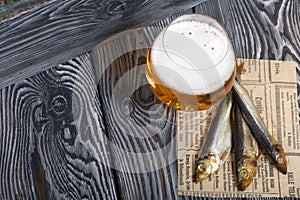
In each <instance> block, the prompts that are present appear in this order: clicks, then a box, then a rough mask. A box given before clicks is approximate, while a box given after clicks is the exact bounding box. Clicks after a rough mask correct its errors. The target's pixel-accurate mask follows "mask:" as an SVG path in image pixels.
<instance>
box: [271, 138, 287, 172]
mask: <svg viewBox="0 0 300 200" xmlns="http://www.w3.org/2000/svg"><path fill="white" fill-rule="evenodd" d="M274 152H275V159H276V162H275V163H276V166H277V168H278V169H279V171H280V172H281V173H283V174H286V173H287V160H286V155H285V153H284V150H283V148H282V146H281V145H280V144H276V145H274Z"/></svg>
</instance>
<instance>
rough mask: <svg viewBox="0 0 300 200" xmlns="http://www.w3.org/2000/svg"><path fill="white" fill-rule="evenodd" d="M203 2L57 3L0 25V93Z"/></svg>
mask: <svg viewBox="0 0 300 200" xmlns="http://www.w3.org/2000/svg"><path fill="white" fill-rule="evenodd" d="M203 1H205V0H196V1H195V0H187V1H181V0H158V1H149V0H138V1H130V0H125V1H118V0H105V1H102V0H89V1H85V0H57V1H51V2H49V3H47V4H46V5H44V6H41V7H38V8H36V9H33V10H31V11H30V12H27V13H25V14H23V15H20V16H18V17H16V18H14V19H12V20H9V21H6V22H4V23H2V24H0V88H3V87H5V86H8V85H10V84H13V83H16V82H18V81H21V80H24V79H25V78H28V77H30V76H32V75H34V74H37V73H38V72H41V71H44V70H46V69H49V68H51V67H54V66H55V65H58V64H60V63H62V62H65V61H67V60H70V59H72V58H74V57H76V56H79V55H80V54H82V53H86V52H88V51H90V50H91V49H92V48H93V47H95V45H96V44H97V43H99V42H101V41H103V40H104V39H106V38H108V37H110V36H111V35H113V34H115V33H117V32H120V31H125V30H128V29H131V28H136V27H145V26H147V25H149V24H151V23H154V22H155V21H158V20H161V19H164V18H166V17H168V16H171V15H172V14H176V13H178V12H179V11H182V10H186V9H188V8H191V7H192V6H195V5H197V4H199V3H201V2H203Z"/></svg>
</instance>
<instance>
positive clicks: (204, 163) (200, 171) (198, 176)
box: [195, 154, 219, 183]
mask: <svg viewBox="0 0 300 200" xmlns="http://www.w3.org/2000/svg"><path fill="white" fill-rule="evenodd" d="M218 166H219V161H218V160H217V158H216V156H215V155H214V154H209V155H208V156H205V157H204V158H202V159H199V161H198V164H197V168H196V173H195V182H196V183H198V182H200V181H202V180H204V179H206V178H207V177H209V176H210V175H211V174H213V173H214V172H216V170H217V169H218Z"/></svg>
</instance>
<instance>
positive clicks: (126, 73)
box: [92, 0, 300, 199]
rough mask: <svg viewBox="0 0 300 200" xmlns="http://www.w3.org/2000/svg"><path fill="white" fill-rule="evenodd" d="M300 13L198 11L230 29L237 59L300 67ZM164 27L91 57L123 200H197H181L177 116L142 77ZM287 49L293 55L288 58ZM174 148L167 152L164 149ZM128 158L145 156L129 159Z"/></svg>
mask: <svg viewBox="0 0 300 200" xmlns="http://www.w3.org/2000/svg"><path fill="white" fill-rule="evenodd" d="M298 6H299V2H296V1H293V0H290V1H273V2H270V1H258V0H256V1H246V0H243V1H239V0H226V1H223V0H210V1H207V2H205V3H203V4H201V5H200V6H198V7H196V8H195V9H194V11H195V12H196V13H203V14H207V15H210V16H212V17H214V18H216V19H218V20H219V21H220V22H221V23H222V24H223V25H224V26H225V28H226V29H227V31H228V33H229V36H230V38H231V40H232V41H233V45H234V48H235V50H236V54H237V56H238V57H244V58H264V59H283V60H289V59H293V60H294V61H296V62H297V63H298V64H299V59H298V58H299V47H300V44H299V23H298V22H299V9H297V7H298ZM279 11H280V12H279ZM278 12H279V14H278ZM161 22H162V23H161V24H159V25H158V26H156V28H157V29H152V30H149V29H146V30H141V32H138V33H132V34H131V33H128V35H127V36H124V37H121V36H120V37H119V38H118V39H115V40H114V41H109V42H107V43H103V44H101V46H99V47H98V48H97V49H96V50H94V51H93V52H92V59H93V63H95V66H96V67H97V68H96V71H97V77H99V91H100V92H99V94H100V99H101V101H102V103H103V106H104V110H106V111H107V114H106V116H105V121H106V125H107V127H108V128H107V131H108V135H109V138H110V140H111V141H112V142H113V143H114V145H115V146H117V147H118V148H114V149H113V152H114V156H113V163H114V165H115V168H116V178H117V180H118V185H119V186H120V188H121V190H120V192H121V196H122V197H123V198H124V199H199V198H195V197H179V196H178V195H177V179H178V174H177V162H176V161H174V162H173V158H174V157H173V156H176V150H177V149H176V147H175V149H173V148H174V146H172V143H173V141H174V140H176V127H175V126H174V121H175V118H176V113H175V112H174V110H170V109H168V108H167V107H164V106H162V105H161V103H160V102H159V101H158V100H157V99H156V98H155V96H154V95H153V93H152V92H151V91H150V90H149V88H148V87H147V86H146V85H145V80H144V79H145V77H144V72H143V71H142V70H141V71H140V70H139V67H141V65H142V66H143V65H144V64H145V57H146V52H147V49H146V48H145V46H148V45H151V41H152V40H153V39H154V37H155V36H156V34H157V33H158V32H159V31H160V30H161V29H162V27H164V26H166V24H168V22H169V21H168V19H167V20H166V21H161ZM290 23H292V25H290ZM291 26H292V27H291ZM154 27H155V26H154ZM284 49H290V51H289V52H292V53H291V54H289V55H288V56H287V54H286V53H284V52H285V50H284ZM159 106H160V107H159ZM161 113H164V115H163V114H161ZM170 144H171V148H170V150H169V151H168V152H164V151H163V150H162V149H163V147H166V146H168V145H170ZM160 150H162V151H160ZM124 151H126V152H129V153H132V154H139V153H140V154H142V153H144V154H142V156H140V157H138V156H136V155H134V156H133V155H132V154H131V155H132V157H130V156H128V155H125V154H124ZM155 151H156V152H157V155H156V156H153V154H151V153H153V152H155ZM170 160H172V161H171V162H169V161H170ZM204 199H206V198H204ZM208 199H209V198H208ZM258 199H260V198H258Z"/></svg>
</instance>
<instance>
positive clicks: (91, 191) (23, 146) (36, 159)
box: [0, 54, 118, 199]
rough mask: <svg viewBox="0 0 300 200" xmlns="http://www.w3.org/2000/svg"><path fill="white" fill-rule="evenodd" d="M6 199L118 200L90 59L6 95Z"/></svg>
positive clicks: (2, 168) (1, 192) (1, 168)
mask: <svg viewBox="0 0 300 200" xmlns="http://www.w3.org/2000/svg"><path fill="white" fill-rule="evenodd" d="M0 100H1V109H0V122H1V123H0V130H1V134H0V138H1V139H0V141H1V145H0V147H1V148H0V152H1V154H0V156H1V163H0V172H1V189H0V199H53V198H55V199H62V198H63V199H100V198H102V197H105V198H106V199H117V198H118V193H117V192H116V191H117V190H116V185H115V180H114V178H113V177H114V173H113V172H112V170H111V169H110V167H109V166H110V164H109V163H110V157H111V156H110V154H109V151H108V149H107V147H106V141H105V138H106V137H105V126H104V124H105V123H104V122H103V120H102V118H103V116H102V115H103V113H102V110H101V105H100V102H99V101H98V95H97V88H96V84H95V76H94V71H93V69H92V67H91V63H90V58H89V55H87V54H85V55H82V56H80V57H78V58H75V59H73V60H70V61H68V62H66V63H64V64H61V65H59V66H57V67H54V68H52V69H50V70H48V71H46V72H43V73H41V74H38V75H36V76H33V77H31V78H28V79H26V80H25V81H23V82H21V83H18V84H14V85H12V86H9V87H7V88H5V89H3V90H1V93H0Z"/></svg>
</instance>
